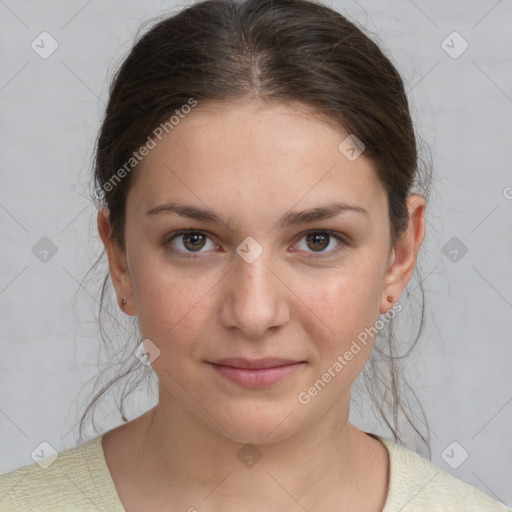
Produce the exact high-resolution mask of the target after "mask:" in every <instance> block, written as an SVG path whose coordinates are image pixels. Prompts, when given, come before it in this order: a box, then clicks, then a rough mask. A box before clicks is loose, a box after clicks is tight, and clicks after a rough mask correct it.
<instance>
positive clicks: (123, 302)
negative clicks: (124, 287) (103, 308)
mask: <svg viewBox="0 0 512 512" xmlns="http://www.w3.org/2000/svg"><path fill="white" fill-rule="evenodd" d="M121 303H122V304H123V306H124V305H125V304H126V299H125V298H124V297H123V300H122V301H121Z"/></svg>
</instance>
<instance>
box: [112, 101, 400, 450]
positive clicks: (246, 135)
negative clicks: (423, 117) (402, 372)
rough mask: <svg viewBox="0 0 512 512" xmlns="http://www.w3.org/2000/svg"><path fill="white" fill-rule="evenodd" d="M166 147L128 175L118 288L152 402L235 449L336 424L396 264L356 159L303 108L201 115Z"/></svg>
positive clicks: (374, 187) (383, 218)
mask: <svg viewBox="0 0 512 512" xmlns="http://www.w3.org/2000/svg"><path fill="white" fill-rule="evenodd" d="M164 135H165V136H164V137H163V139H162V141H158V140H157V139H156V142H157V144H156V147H154V148H153V149H152V150H151V151H150V152H149V154H148V155H147V156H146V157H145V158H144V160H143V163H142V167H141V168H139V169H137V171H136V172H137V174H135V175H134V176H133V178H135V179H134V181H133V183H132V186H131V188H130V191H129V194H128V197H127V213H126V231H125V236H126V267H127V272H126V278H125V280H124V281H123V283H124V285H123V286H124V288H123V290H122V291H121V290H118V291H119V296H120V297H123V296H124V297H127V300H128V303H127V306H125V311H126V312H128V313H129V314H137V315H138V319H139V324H140V328H141V334H142V337H143V338H144V339H149V340H150V341H151V343H152V344H154V346H156V347H158V349H159V350H160V354H159V356H158V357H157V358H156V359H155V360H154V361H153V362H152V365H153V367H154V370H155V372H156V373H157V375H158V377H159V380H160V386H161V387H162V386H163V388H162V389H163V390H164V393H163V394H162V396H163V397H165V396H167V399H168V400H171V401H174V402H175V403H176V404H178V403H180V404H181V406H180V407H183V409H184V411H186V413H187V414H190V415H191V416H192V417H194V418H195V419H198V420H200V421H201V422H202V423H203V424H204V425H207V426H209V427H210V428H212V429H215V430H216V431H218V432H219V433H221V434H223V435H226V436H228V437H231V438H233V439H235V440H237V441H241V442H253V443H269V442H273V441H276V440H279V439H283V438H285V437H287V436H290V435H291V434H293V433H296V432H298V431H300V430H303V429H305V428H308V427H311V426H312V425H313V424H314V423H315V422H317V421H318V420H320V419H325V418H326V414H329V415H334V416H333V417H337V418H338V419H340V418H343V419H345V420H346V419H347V417H346V416H347V415H348V404H349V391H350V385H351V384H352V382H353V381H354V379H355V378H356V377H357V375H358V374H359V373H360V371H361V370H362V368H363V366H364V364H365V362H366V360H367V358H368V356H369V353H370V351H371V346H372V341H373V340H372V338H371V337H368V339H367V343H366V345H365V344H363V343H361V341H357V340H358V335H360V334H361V333H363V332H365V329H368V328H370V327H372V326H374V325H375V322H376V321H377V320H378V319H379V313H384V310H383V306H382V304H383V300H384V299H383V297H384V296H385V295H386V294H387V293H389V292H388V290H386V289H385V288H386V283H387V279H388V277H389V276H388V268H389V267H390V265H391V264H392V263H393V254H392V247H391V241H390V225H389V214H388V205H387V197H386V193H385V191H384V189H383V187H382V185H380V183H379V182H378V181H377V179H376V176H375V174H374V171H373V170H372V167H371V165H370V163H369V162H368V161H367V160H366V159H365V158H364V153H363V154H362V155H361V156H359V157H358V158H356V159H354V158H353V157H354V155H355V154H356V153H354V152H351V151H350V150H348V152H347V151H341V150H340V149H339V146H340V143H341V142H342V141H343V140H344V139H345V138H346V137H347V135H348V134H347V133H341V132H340V131H339V130H335V129H334V128H332V127H330V126H329V125H328V124H326V123H324V122H322V121H320V120H318V118H315V117H314V116H313V115H312V114H311V112H310V111H308V110H306V109H305V108H304V107H303V108H300V107H296V108H293V109H292V108H291V107H290V106H288V107H287V106H268V105H266V106H263V105H261V104H258V103H249V104H248V103H245V104H238V103H230V104H224V105H217V106H216V107H214V106H213V105H211V104H210V105H204V106H202V105H198V106H197V107H196V108H195V109H193V110H192V112H191V113H189V114H188V115H187V116H186V117H184V118H183V119H181V120H180V122H179V124H178V125H176V126H175V127H174V129H173V130H172V131H170V132H169V133H168V134H165V132H164ZM343 147H344V146H342V148H343ZM355 149H357V148H355ZM348 156H349V157H350V158H348ZM166 205H172V207H173V209H168V210H166V209H165V206H166ZM152 211H153V213H152ZM180 212H181V213H180ZM183 232H185V234H183ZM396 298H397V297H396V296H395V299H396ZM389 307H391V305H389ZM363 337H364V336H363ZM360 339H361V336H359V340H360ZM354 341H356V342H357V345H356V346H357V347H358V348H359V350H357V348H356V346H354ZM148 346H149V347H150V348H149V352H150V358H151V351H152V350H153V349H152V348H151V345H148ZM351 347H352V348H351ZM347 351H348V352H351V353H352V357H350V355H346V354H347ZM340 358H341V359H340ZM226 359H243V360H245V363H247V361H249V362H252V363H253V365H256V366H258V365H259V366H261V364H263V365H267V366H271V367H276V366H281V368H274V369H267V370H262V369H261V368H260V369H254V368H253V369H241V368H240V367H241V366H244V361H242V362H240V361H227V362H226V361H224V363H225V365H215V364H214V363H219V362H222V360H226ZM274 359H278V360H283V361H272V360H274ZM262 360H267V361H263V363H262ZM341 361H343V362H341ZM337 362H338V364H336V363H337ZM290 363H293V364H290ZM340 365H341V367H340ZM237 368H238V369H237ZM326 373H328V374H329V375H330V378H329V375H327V376H325V374H326ZM319 380H320V381H321V383H320V384H319V383H318V381H319ZM315 383H317V384H316V388H315V389H316V392H315V389H313V390H311V388H312V387H314V386H315ZM169 392H170V393H169Z"/></svg>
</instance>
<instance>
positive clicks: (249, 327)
mask: <svg viewBox="0 0 512 512" xmlns="http://www.w3.org/2000/svg"><path fill="white" fill-rule="evenodd" d="M233 265H234V266H233V268H232V270H231V272H229V276H230V278H229V280H228V281H227V282H225V284H224V286H225V296H224V300H223V301H222V309H221V321H222V323H223V325H224V326H226V327H228V328H231V329H233V328H237V329H239V330H240V331H242V332H243V334H244V335H245V337H247V338H250V339H253V340H256V339H260V338H261V337H262V336H264V335H265V333H266V332H267V331H268V330H269V329H271V328H277V327H279V326H282V325H285V324H286V323H288V321H289V319H290V311H289V305H288V303H287V299H286V297H287V288H286V285H285V284H284V283H283V282H282V280H283V279H282V277H281V279H280V278H279V276H278V275H276V274H277V272H276V270H274V269H273V268H272V267H274V266H275V265H272V264H271V262H269V261H268V260H267V259H266V258H265V257H264V254H262V255H260V256H259V257H258V258H257V259H256V260H255V261H254V262H252V263H248V262H246V261H244V260H243V259H242V258H240V257H238V256H237V257H236V259H235V262H234V263H233ZM288 293H289V292H288Z"/></svg>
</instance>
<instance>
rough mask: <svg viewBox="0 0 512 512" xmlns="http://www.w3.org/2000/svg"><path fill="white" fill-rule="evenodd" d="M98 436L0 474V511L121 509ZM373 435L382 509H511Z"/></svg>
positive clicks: (471, 511) (412, 511) (498, 511)
mask: <svg viewBox="0 0 512 512" xmlns="http://www.w3.org/2000/svg"><path fill="white" fill-rule="evenodd" d="M102 437H103V435H100V436H97V437H95V438H93V439H91V440H89V441H87V442H85V443H82V444H81V445H78V446H76V447H74V448H69V449H67V450H64V451H62V452H60V453H59V454H58V456H57V458H56V459H55V460H54V461H53V462H52V463H51V465H50V466H48V467H47V468H46V469H44V468H42V467H41V466H40V465H39V464H38V463H33V464H30V465H27V466H23V467H20V468H18V469H15V470H13V471H11V472H9V473H5V474H4V475H0V511H1V512H29V511H37V512H50V511H52V512H55V511H66V512H89V511H91V512H92V511H94V512H126V511H125V509H124V508H123V505H122V503H121V501H120V499H119V496H118V494H117V491H116V488H115V486H114V482H113V480H112V477H111V475H110V471H109V469H108V466H107V463H106V461H105V456H104V453H103V447H102V445H101V438H102ZM373 437H376V438H377V439H379V440H380V441H381V442H382V443H384V445H385V446H386V448H387V449H388V452H389V460H390V480H389V489H388V496H387V499H386V503H385V506H384V509H383V512H399V511H400V512H452V511H463V512H477V511H478V512H484V511H485V512H505V511H507V510H508V511H509V512H511V509H508V508H507V507H505V505H503V504H501V503H500V502H498V501H495V500H493V499H491V498H490V497H488V496H487V495H486V494H484V493H483V492H481V491H480V490H478V489H476V488H475V487H472V486H470V485H468V484H466V483H464V482H462V481H461V480H458V479H456V478H454V477H453V476H451V475H449V474H448V473H446V472H445V471H443V470H442V469H440V468H439V467H437V466H435V465H433V464H432V463H431V462H429V461H428V460H426V459H424V458H423V457H421V456H419V455H418V454H416V453H415V452H413V451H411V450H408V449H407V448H404V447H403V446H400V445H398V444H397V443H395V442H394V441H391V440H389V439H385V438H382V437H380V436H375V435H374V436H373ZM43 460H44V459H43Z"/></svg>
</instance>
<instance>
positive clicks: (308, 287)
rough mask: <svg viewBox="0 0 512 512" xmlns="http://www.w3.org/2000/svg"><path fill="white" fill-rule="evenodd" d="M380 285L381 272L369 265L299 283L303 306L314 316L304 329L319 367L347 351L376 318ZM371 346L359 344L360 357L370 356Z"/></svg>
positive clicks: (353, 267)
mask: <svg viewBox="0 0 512 512" xmlns="http://www.w3.org/2000/svg"><path fill="white" fill-rule="evenodd" d="M380 283H381V275H380V273H379V272H378V271H377V270H376V269H375V268H370V266H369V265H361V266H352V267H350V268H349V267H347V269H343V270H339V271H336V272H332V273H331V275H330V276H329V275H325V276H323V277H322V278H321V279H319V280H316V281H315V280H312V281H310V282H304V281H302V285H301V288H300V296H301V297H304V298H306V299H305V300H304V303H305V304H306V305H307V306H308V307H309V308H310V310H311V311H312V313H313V314H312V315H311V314H310V315H309V318H310V319H311V321H310V322H309V324H308V325H307V329H308V331H309V334H310V336H311V338H312V339H314V340H315V345H316V347H317V350H318V352H319V357H320V359H321V360H322V361H323V363H322V364H326V363H328V362H329V360H331V359H333V360H335V359H336V357H337V356H338V355H340V354H343V353H344V352H345V351H346V350H348V349H349V348H350V346H351V344H352V342H353V341H354V340H357V337H358V335H359V334H360V333H362V332H364V331H365V329H367V328H368V327H370V326H371V325H373V324H374V323H375V322H376V320H377V319H378V318H379V305H380V291H381V290H380ZM304 318H305V316H304V317H303V319H304ZM369 342H370V343H371V342H372V340H371V339H370V340H369ZM370 343H369V344H368V346H365V345H364V344H361V351H360V353H361V355H363V354H364V353H365V352H368V353H369V350H370V349H371V346H370Z"/></svg>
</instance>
